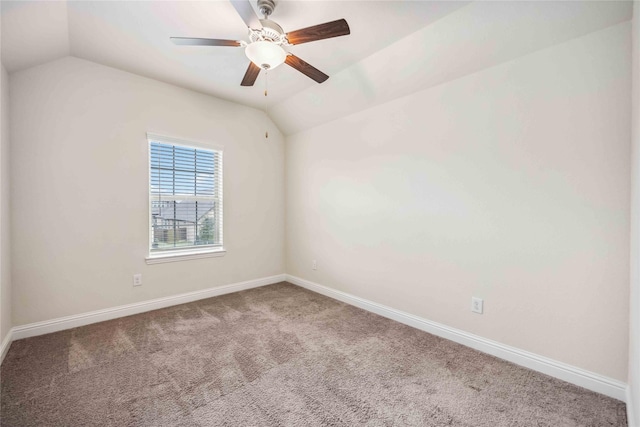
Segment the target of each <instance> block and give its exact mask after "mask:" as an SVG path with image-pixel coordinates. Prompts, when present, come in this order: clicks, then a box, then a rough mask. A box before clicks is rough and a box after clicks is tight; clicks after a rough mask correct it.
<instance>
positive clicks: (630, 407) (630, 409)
mask: <svg viewBox="0 0 640 427" xmlns="http://www.w3.org/2000/svg"><path fill="white" fill-rule="evenodd" d="M626 398H627V425H628V426H629V427H640V420H638V419H637V418H636V414H638V412H637V410H638V409H640V408H637V407H636V404H637V403H638V402H635V401H634V400H633V393H631V386H627V396H626ZM638 415H640V414H638Z"/></svg>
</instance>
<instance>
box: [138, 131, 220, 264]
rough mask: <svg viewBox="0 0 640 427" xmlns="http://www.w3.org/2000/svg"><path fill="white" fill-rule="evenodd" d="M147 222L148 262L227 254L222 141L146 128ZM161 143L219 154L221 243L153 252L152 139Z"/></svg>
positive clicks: (157, 262) (155, 262) (184, 259)
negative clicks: (163, 132)
mask: <svg viewBox="0 0 640 427" xmlns="http://www.w3.org/2000/svg"><path fill="white" fill-rule="evenodd" d="M146 141H147V174H148V176H147V226H148V233H149V234H148V236H147V257H146V258H145V261H146V263H147V264H159V263H165V262H175V261H186V260H191V259H200V258H209V257H220V256H224V255H225V254H226V249H225V247H224V147H223V146H221V145H217V144H213V143H209V142H202V141H194V140H185V139H181V138H174V137H168V136H164V135H160V134H156V133H151V132H147V138H146ZM152 142H156V143H161V144H170V145H176V146H180V147H184V148H191V149H195V150H208V151H214V152H216V153H217V154H218V155H219V156H220V161H219V166H220V172H219V175H218V176H217V179H218V184H217V185H218V186H219V188H218V191H219V194H220V198H219V200H218V203H219V205H220V208H219V213H220V219H219V230H218V233H219V236H220V243H219V244H216V245H202V246H201V247H198V246H197V245H194V246H186V247H183V248H172V249H164V250H158V251H153V252H152V250H151V249H152V243H153V215H152V200H151V199H152V196H151V166H152V165H151V143H152Z"/></svg>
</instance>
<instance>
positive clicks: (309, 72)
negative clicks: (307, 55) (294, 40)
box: [284, 54, 329, 83]
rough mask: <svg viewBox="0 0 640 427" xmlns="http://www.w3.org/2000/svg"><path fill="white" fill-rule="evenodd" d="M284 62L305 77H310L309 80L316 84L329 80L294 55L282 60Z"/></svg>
mask: <svg viewBox="0 0 640 427" xmlns="http://www.w3.org/2000/svg"><path fill="white" fill-rule="evenodd" d="M284 62H285V63H286V64H287V65H288V66H290V67H293V68H295V69H296V70H298V71H300V72H301V73H302V74H304V75H305V76H307V77H310V78H311V79H313V80H315V81H317V82H318V83H322V82H324V81H325V80H327V79H328V78H329V76H327V75H326V74H325V73H323V72H322V71H320V70H318V69H317V68H316V67H314V66H313V65H309V64H308V63H306V62H305V61H303V60H302V59H300V58H298V57H297V56H295V55H292V54H289V55H287V58H286V59H285V60H284Z"/></svg>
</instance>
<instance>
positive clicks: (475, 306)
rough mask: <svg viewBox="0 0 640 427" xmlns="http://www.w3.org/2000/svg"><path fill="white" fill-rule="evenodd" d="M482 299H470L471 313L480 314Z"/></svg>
mask: <svg viewBox="0 0 640 427" xmlns="http://www.w3.org/2000/svg"><path fill="white" fill-rule="evenodd" d="M482 306H483V301H482V298H476V297H471V311H473V312H474V313H479V314H482Z"/></svg>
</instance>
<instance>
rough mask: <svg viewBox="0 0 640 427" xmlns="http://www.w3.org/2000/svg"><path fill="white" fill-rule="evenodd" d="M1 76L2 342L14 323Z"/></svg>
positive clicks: (1, 78) (5, 80)
mask: <svg viewBox="0 0 640 427" xmlns="http://www.w3.org/2000/svg"><path fill="white" fill-rule="evenodd" d="M1 68H2V70H1V74H0V102H1V104H0V343H1V342H3V341H4V339H5V337H6V336H7V334H8V333H9V331H10V330H11V327H12V326H13V325H12V323H11V263H10V259H11V243H10V242H11V229H10V203H9V192H10V190H9V75H8V74H7V71H6V70H5V69H4V66H2V67H1Z"/></svg>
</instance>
